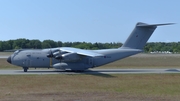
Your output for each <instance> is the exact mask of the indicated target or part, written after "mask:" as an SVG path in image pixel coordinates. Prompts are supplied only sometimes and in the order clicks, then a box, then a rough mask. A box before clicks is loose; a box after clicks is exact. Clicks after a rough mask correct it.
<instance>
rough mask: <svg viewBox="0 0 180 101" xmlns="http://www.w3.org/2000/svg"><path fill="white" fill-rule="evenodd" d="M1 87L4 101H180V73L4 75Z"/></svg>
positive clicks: (168, 64)
mask: <svg viewBox="0 0 180 101" xmlns="http://www.w3.org/2000/svg"><path fill="white" fill-rule="evenodd" d="M179 61H180V55H179V54H166V55H162V54H139V55H135V56H132V57H129V58H126V59H123V60H120V61H116V62H114V63H111V64H108V65H105V66H101V67H98V68H123V69H124V68H180V62H179ZM0 64H1V65H0V68H1V69H22V68H21V67H16V66H12V65H10V64H8V63H7V62H6V59H0ZM0 87H1V88H0V101H179V99H180V96H179V95H180V74H117V75H110V76H106V75H89V74H78V75H72V74H71V75H65V74H61V75H16V76H13V75H1V76H0Z"/></svg>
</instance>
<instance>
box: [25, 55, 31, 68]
mask: <svg viewBox="0 0 180 101" xmlns="http://www.w3.org/2000/svg"><path fill="white" fill-rule="evenodd" d="M26 66H27V67H30V66H31V54H27V60H26Z"/></svg>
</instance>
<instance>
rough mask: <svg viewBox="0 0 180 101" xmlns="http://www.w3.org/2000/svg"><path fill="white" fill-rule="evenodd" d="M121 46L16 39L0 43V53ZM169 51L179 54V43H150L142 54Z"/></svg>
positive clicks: (119, 44) (114, 45)
mask: <svg viewBox="0 0 180 101" xmlns="http://www.w3.org/2000/svg"><path fill="white" fill-rule="evenodd" d="M120 46H122V43H120V42H113V43H97V42H96V43H90V42H61V41H53V40H44V41H40V40H37V39H34V40H29V39H24V38H22V39H16V40H8V41H0V51H7V50H16V49H44V48H55V47H75V48H81V49H92V50H95V49H109V48H118V47H120ZM154 51H169V52H173V53H180V42H168V43H166V42H150V43H147V44H146V46H145V47H144V52H154Z"/></svg>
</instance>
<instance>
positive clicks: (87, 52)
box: [60, 47, 104, 57]
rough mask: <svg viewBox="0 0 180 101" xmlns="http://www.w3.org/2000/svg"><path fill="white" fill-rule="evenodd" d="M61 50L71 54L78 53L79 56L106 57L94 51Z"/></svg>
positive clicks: (64, 48)
mask: <svg viewBox="0 0 180 101" xmlns="http://www.w3.org/2000/svg"><path fill="white" fill-rule="evenodd" d="M60 50H62V51H66V52H70V53H77V54H79V55H86V56H91V57H96V56H104V55H103V54H99V53H96V52H94V51H92V50H84V49H78V48H71V47H61V48H60Z"/></svg>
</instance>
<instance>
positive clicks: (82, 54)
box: [7, 23, 172, 72]
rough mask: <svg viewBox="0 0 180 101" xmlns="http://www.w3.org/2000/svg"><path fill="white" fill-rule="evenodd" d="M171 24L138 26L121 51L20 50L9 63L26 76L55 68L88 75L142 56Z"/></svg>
mask: <svg viewBox="0 0 180 101" xmlns="http://www.w3.org/2000/svg"><path fill="white" fill-rule="evenodd" d="M170 24H172V23H167V24H153V25H149V24H145V23H137V24H136V26H135V28H134V30H133V31H132V33H131V34H130V36H129V37H128V39H127V40H126V42H125V43H124V45H123V46H122V47H120V48H117V49H103V50H83V49H77V48H71V47H59V48H51V49H42V50H18V51H16V52H15V53H14V54H12V55H11V56H10V57H9V58H8V59H7V61H8V62H9V63H11V64H13V65H17V66H21V67H23V68H24V71H25V72H26V71H27V69H28V68H51V67H54V68H56V69H64V70H67V69H68V70H69V69H71V70H73V71H84V70H86V69H89V68H94V67H98V66H102V65H105V64H108V63H111V62H114V61H116V60H119V59H122V58H125V57H128V56H131V55H134V54H137V53H140V52H142V51H143V47H144V46H145V44H146V42H147V41H148V39H149V38H150V36H151V35H152V33H153V32H154V30H155V29H156V27H157V26H160V25H170ZM58 52H59V54H58ZM47 54H48V55H47ZM51 59H52V61H51Z"/></svg>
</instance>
